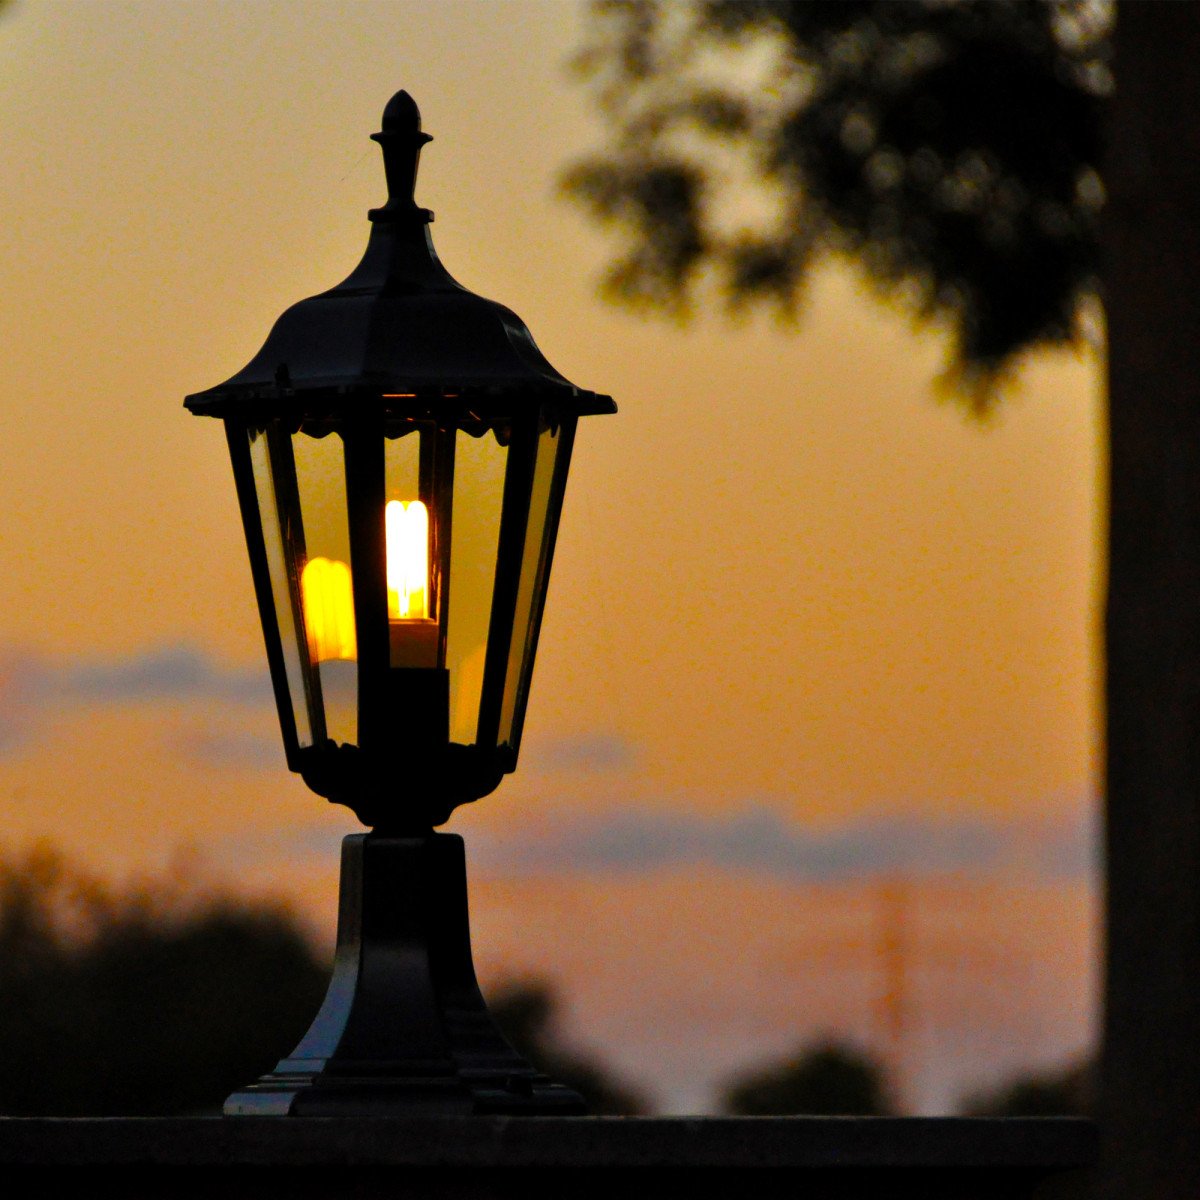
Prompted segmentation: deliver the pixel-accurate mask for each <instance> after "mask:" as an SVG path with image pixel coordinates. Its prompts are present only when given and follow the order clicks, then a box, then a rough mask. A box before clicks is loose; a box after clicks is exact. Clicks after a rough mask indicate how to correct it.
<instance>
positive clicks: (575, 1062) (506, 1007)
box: [488, 979, 646, 1116]
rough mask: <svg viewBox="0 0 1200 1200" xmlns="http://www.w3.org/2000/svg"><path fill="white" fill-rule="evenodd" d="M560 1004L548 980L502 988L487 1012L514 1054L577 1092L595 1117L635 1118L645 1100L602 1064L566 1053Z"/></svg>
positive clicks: (641, 1110) (496, 993)
mask: <svg viewBox="0 0 1200 1200" xmlns="http://www.w3.org/2000/svg"><path fill="white" fill-rule="evenodd" d="M557 1007H558V999H557V997H556V995H555V993H554V989H553V988H552V987H551V985H550V984H548V983H547V982H546V981H545V980H540V979H538V980H525V981H513V982H509V983H502V984H501V985H500V986H499V988H497V989H496V992H495V994H494V996H493V997H492V999H490V1000H489V1001H488V1010H489V1011H490V1012H491V1014H492V1017H493V1018H494V1019H495V1021H496V1024H497V1025H499V1026H500V1030H501V1032H502V1033H503V1034H504V1036H505V1037H506V1038H507V1039H508V1041H509V1042H510V1044H511V1045H512V1047H513V1049H514V1050H516V1051H517V1053H518V1054H521V1055H523V1056H524V1057H525V1058H526V1059H527V1060H528V1061H529V1062H531V1063H532V1064H533V1065H534V1066H535V1067H537V1068H538V1070H539V1071H543V1072H544V1073H545V1074H547V1075H549V1076H550V1078H551V1079H553V1080H555V1081H556V1082H557V1083H564V1084H566V1085H567V1087H570V1088H574V1089H575V1091H577V1092H578V1093H579V1094H580V1095H581V1096H582V1097H583V1098H584V1100H586V1101H587V1105H588V1109H589V1111H590V1112H592V1113H595V1114H614V1115H626V1116H631V1115H634V1114H636V1113H642V1112H645V1111H646V1102H645V1100H644V1099H643V1098H642V1097H641V1096H639V1095H638V1094H637V1092H636V1091H634V1090H633V1089H631V1088H630V1087H628V1085H626V1084H624V1083H622V1082H620V1081H618V1080H616V1079H614V1078H613V1077H612V1076H611V1075H609V1074H608V1072H607V1071H606V1070H605V1069H604V1068H603V1067H601V1066H600V1065H599V1064H598V1063H596V1062H594V1061H591V1060H589V1059H586V1058H581V1057H579V1055H577V1054H576V1053H574V1052H573V1051H571V1050H569V1049H567V1048H566V1047H564V1046H563V1045H562V1044H561V1043H560V1042H559V1041H558V1037H557V1034H556V1031H555V1014H556V1010H557Z"/></svg>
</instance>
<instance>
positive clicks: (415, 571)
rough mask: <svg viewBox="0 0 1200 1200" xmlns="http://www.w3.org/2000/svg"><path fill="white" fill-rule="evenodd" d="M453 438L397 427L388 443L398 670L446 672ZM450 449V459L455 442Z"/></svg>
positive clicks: (388, 561) (389, 576)
mask: <svg viewBox="0 0 1200 1200" xmlns="http://www.w3.org/2000/svg"><path fill="white" fill-rule="evenodd" d="M453 438H454V434H453V432H443V431H439V430H438V429H437V427H436V426H435V425H434V423H433V422H432V421H409V420H393V421H389V422H388V423H387V426H386V439H385V441H384V543H385V548H384V561H385V570H384V574H385V582H386V587H387V609H388V626H389V635H390V646H391V658H390V662H391V666H393V667H423V668H428V667H438V666H441V665H442V658H443V652H442V643H443V635H442V629H441V626H442V625H444V624H445V613H444V605H443V603H442V596H441V592H442V582H443V576H444V574H445V570H444V564H443V561H442V560H443V557H444V550H445V545H444V541H445V539H444V538H443V537H442V535H441V529H442V527H443V526H444V525H445V524H446V523H447V522H449V521H450V509H449V497H448V496H447V495H446V490H447V488H446V483H447V479H446V477H447V476H448V474H449V473H451V472H452V471H453V459H452V457H450V456H451V455H452V453H453V449H452V443H453ZM448 442H449V443H450V446H449V454H448V453H447V449H448V448H447V443H448Z"/></svg>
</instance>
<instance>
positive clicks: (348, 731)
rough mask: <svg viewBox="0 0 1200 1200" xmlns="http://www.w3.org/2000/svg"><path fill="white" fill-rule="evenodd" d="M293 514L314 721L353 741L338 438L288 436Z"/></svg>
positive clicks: (315, 433) (322, 433)
mask: <svg viewBox="0 0 1200 1200" xmlns="http://www.w3.org/2000/svg"><path fill="white" fill-rule="evenodd" d="M291 445H292V453H293V456H294V459H295V473H296V475H295V477H296V494H297V500H298V502H299V519H300V521H301V522H302V525H301V526H300V528H299V530H298V532H297V534H296V535H294V540H293V552H294V553H295V557H296V563H297V568H296V569H297V571H298V573H299V578H300V598H301V610H302V612H303V614H304V627H305V635H306V649H307V655H308V661H309V663H310V664H311V665H312V667H313V674H314V675H315V677H316V681H317V685H318V686H317V687H315V688H313V689H311V690H310V695H311V696H312V697H313V703H314V707H316V706H319V707H320V709H321V712H320V713H317V712H314V713H312V714H311V716H312V721H313V725H314V726H319V724H320V723H321V722H323V724H324V732H325V736H326V737H328V738H331V739H332V740H333V741H335V742H341V743H344V744H350V745H352V744H354V743H355V742H357V740H358V662H357V659H358V644H357V635H356V630H355V624H354V600H353V587H352V583H351V575H350V522H349V518H348V514H347V508H346V456H345V450H344V446H343V443H342V438H341V436H340V435H339V434H338V433H336V432H333V431H328V432H327V431H326V429H325V428H322V427H320V426H317V427H315V428H313V429H312V430H311V431H310V430H309V428H308V427H307V426H306V427H305V429H304V430H302V431H301V432H299V433H297V434H294V435H293V437H292V439H291Z"/></svg>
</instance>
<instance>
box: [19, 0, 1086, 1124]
mask: <svg viewBox="0 0 1200 1200" xmlns="http://www.w3.org/2000/svg"><path fill="white" fill-rule="evenodd" d="M582 15H583V8H582V6H581V5H580V4H577V3H574V2H571V0H558V2H555V0H439V2H438V3H436V4H435V3H413V2H389V3H371V2H368V0H358V2H356V3H306V2H301V0H287V2H276V3H268V2H266V0H238V2H236V3H232V2H230V3H226V2H221V0H205V2H203V3H201V2H199V0H174V2H171V3H168V2H167V0H141V2H134V3H126V2H121V0H110V2H109V3H105V4H97V3H86V2H83V0H76V2H73V3H68V2H64V0H16V3H14V4H12V5H11V6H10V7H8V8H7V9H6V10H5V11H4V15H3V16H0V164H2V167H3V172H4V178H5V180H6V186H5V187H4V188H3V189H0V230H2V231H3V233H2V234H0V279H2V281H3V287H2V289H0V339H2V341H0V346H2V349H3V354H2V359H0V361H2V362H3V367H4V380H3V400H2V402H0V431H2V438H3V440H2V443H0V444H2V446H3V469H0V513H2V514H3V519H2V521H0V554H2V556H3V563H2V568H3V574H4V580H5V587H4V590H3V633H2V635H0V819H2V822H3V826H2V827H3V834H2V835H0V850H3V851H4V852H6V853H14V852H19V851H20V850H21V849H22V848H24V847H26V846H28V845H29V844H30V843H32V842H34V841H35V840H37V839H39V838H49V839H51V840H53V841H54V842H55V843H56V844H57V845H59V846H61V847H62V848H63V849H64V850H65V851H67V852H68V853H70V854H71V855H72V856H74V857H76V858H77V859H79V860H81V861H83V862H84V863H86V864H87V865H89V866H90V867H92V868H94V869H96V870H98V871H100V872H102V873H104V874H106V875H111V876H114V877H118V878H119V877H121V876H123V875H124V874H126V873H128V872H130V871H136V870H141V869H155V868H157V867H159V866H161V865H162V864H164V863H165V862H167V861H168V860H169V859H170V858H171V856H172V855H175V854H178V852H179V851H180V850H181V849H182V850H187V851H189V852H194V853H195V854H196V855H197V856H198V857H199V860H200V862H201V863H202V868H201V869H202V870H204V871H206V872H210V873H212V874H213V875H215V876H217V877H220V878H224V879H228V880H231V881H234V882H236V883H237V884H238V885H239V886H242V887H245V888H246V889H247V890H254V891H274V892H283V893H285V894H286V895H288V896H290V897H292V898H293V899H294V900H295V901H296V903H297V904H298V905H300V906H301V909H302V911H303V913H304V915H305V917H306V919H307V920H309V921H310V922H311V923H312V925H313V926H314V928H316V929H317V930H318V931H319V932H320V933H321V935H322V936H325V937H328V936H329V935H330V930H331V926H332V920H333V902H334V895H335V889H336V861H337V855H336V847H337V840H338V838H339V837H340V836H341V835H342V834H343V833H347V832H353V830H354V827H355V823H354V820H353V817H352V816H351V815H350V814H349V813H348V812H346V811H344V810H337V809H333V808H331V807H330V806H328V805H327V804H326V803H325V802H324V801H322V800H320V799H319V798H317V797H315V796H313V795H311V794H309V793H308V792H307V791H306V789H305V788H304V786H303V784H302V783H301V782H300V780H299V779H298V777H294V776H290V775H288V773H287V771H286V768H285V766H284V762H283V752H282V746H281V743H280V741H279V736H278V730H277V724H276V718H275V714H274V709H273V707H272V705H271V702H270V694H269V686H268V685H267V681H266V664H265V658H264V655H263V651H262V645H261V633H260V630H259V627H258V623H257V617H256V611H255V606H254V603H253V597H252V592H251V585H250V574H249V570H248V567H247V563H246V554H245V548H244V543H243V540H242V533H241V526H240V521H239V518H238V515H237V512H236V507H235V501H234V493H233V485H232V480H231V477H230V470H229V464H228V459H227V453H226V449H225V443H224V438H223V436H222V433H221V430H220V427H219V426H218V425H217V424H216V423H215V422H210V421H201V420H197V419H195V418H192V417H189V416H188V415H186V414H185V412H184V410H183V408H182V399H183V396H184V395H185V394H186V393H188V392H193V391H197V390H199V389H202V388H205V387H209V386H211V385H213V384H215V383H217V382H219V381H220V380H222V379H224V378H226V377H227V376H229V375H230V374H232V373H233V372H234V371H235V370H236V369H238V368H239V367H241V366H242V365H243V364H244V363H245V362H246V361H247V360H248V359H249V358H250V357H251V356H252V354H253V353H254V352H255V351H256V350H257V349H258V347H259V346H260V344H261V343H262V340H263V339H264V338H265V336H266V333H267V331H268V329H269V328H270V325H271V322H272V321H273V320H274V318H275V317H276V316H277V315H278V314H279V313H280V312H281V311H282V310H283V309H284V308H285V307H286V306H287V305H288V304H290V303H291V302H293V301H295V300H297V299H300V298H301V297H303V296H306V295H310V294H312V293H313V292H316V291H320V290H322V289H324V288H326V287H329V286H331V285H332V284H334V283H336V282H337V281H338V280H340V279H341V278H342V277H343V276H345V275H346V274H347V273H348V272H349V270H350V269H351V268H352V267H353V266H354V264H355V263H356V262H357V260H358V258H359V256H360V254H361V252H362V249H363V247H364V245H365V242H366V236H367V231H368V223H367V220H366V211H367V209H368V208H370V207H371V206H372V205H374V204H377V203H379V202H380V201H381V200H382V198H383V195H384V189H383V180H382V170H381V167H380V163H379V155H378V150H377V148H376V147H375V146H374V145H373V144H372V143H371V142H370V141H369V140H368V135H369V134H370V133H372V132H374V131H375V130H376V129H378V127H379V116H380V112H381V111H382V108H383V105H384V104H385V102H386V101H387V99H388V97H389V96H390V95H391V94H392V93H393V92H394V91H395V90H396V89H397V88H398V87H405V88H407V89H408V90H409V91H410V92H411V93H412V94H413V95H414V97H415V98H416V99H417V101H418V103H419V104H420V106H421V109H422V112H423V115H424V123H425V127H426V129H427V130H429V131H430V132H431V133H432V134H433V135H434V138H435V141H434V142H433V143H432V145H431V146H429V147H428V149H427V150H426V151H425V152H424V154H423V157H422V166H421V176H420V179H419V182H418V190H417V198H418V201H419V202H420V203H422V204H424V205H427V206H428V207H430V208H433V209H434V210H435V211H436V214H437V221H436V224H435V225H434V228H433V233H434V239H435V242H436V244H437V247H438V251H439V253H440V255H441V257H442V258H443V260H444V261H445V263H446V265H447V267H448V268H449V270H450V271H451V272H452V273H453V274H454V275H455V276H456V278H458V279H459V280H460V281H461V282H462V283H463V284H465V285H466V286H468V287H470V288H471V289H473V290H475V291H478V292H481V293H482V294H484V295H486V296H490V297H492V298H495V299H497V300H501V301H503V302H504V303H506V304H508V305H509V306H511V307H512V308H513V309H515V310H516V311H517V312H518V313H519V314H520V315H521V316H522V317H523V318H524V319H525V320H526V322H527V323H528V324H529V326H530V328H531V329H532V331H533V333H534V335H535V336H536V338H537V339H538V342H539V344H540V346H541V347H542V349H543V350H544V351H545V353H546V354H547V356H548V357H549V358H550V360H551V361H552V362H553V363H554V364H555V366H556V367H557V368H558V369H559V370H560V371H562V372H563V373H564V374H565V375H566V376H567V377H568V378H570V379H571V380H573V381H574V382H576V383H578V384H580V385H581V386H584V387H588V388H593V389H596V390H599V391H605V392H610V393H611V394H612V395H613V396H614V397H615V398H616V400H617V402H618V404H619V405H620V409H621V411H620V414H619V415H618V416H616V417H604V418H592V419H588V420H585V421H584V422H583V423H582V425H581V428H580V433H579V438H578V441H577V450H576V458H575V464H574V466H573V469H572V475H571V480H570V484H569V486H568V489H567V497H566V506H565V510H564V515H563V522H562V528H561V533H560V538H559V549H558V552H557V555H556V558H555V567H554V578H553V580H552V583H551V588H550V596H549V602H548V607H547V613H546V618H545V625H544V630H543V636H542V642H541V649H540V651H539V658H538V666H537V670H536V672H535V676H534V686H533V692H532V698H531V701H530V706H529V713H528V718H527V723H526V735H525V743H524V747H523V751H522V762H521V765H520V767H519V769H518V771H517V773H516V775H515V776H512V777H510V778H509V779H507V780H506V781H505V783H504V784H503V785H502V787H501V789H500V790H499V792H497V793H496V794H495V795H494V796H492V797H490V798H488V799H486V800H484V801H483V802H482V803H480V804H478V805H476V806H474V808H472V809H470V810H468V811H460V813H459V814H457V815H456V816H455V818H454V819H453V821H452V822H451V825H450V827H449V828H450V829H452V830H454V831H456V832H460V833H462V834H463V835H464V836H465V837H466V839H467V850H468V861H469V863H470V865H471V870H472V873H473V874H472V878H473V916H474V925H475V941H476V952H477V956H478V960H479V965H480V970H481V975H482V977H483V979H484V982H485V984H486V983H487V982H489V981H491V982H495V981H496V980H498V979H501V978H504V977H510V976H513V975H521V974H534V973H536V974H542V975H545V976H548V977H551V978H553V979H554V980H556V981H557V983H558V985H559V987H560V990H561V993H562V996H563V1001H564V1006H565V1011H564V1020H565V1032H566V1033H567V1034H568V1035H569V1036H570V1038H571V1039H572V1040H573V1041H574V1042H576V1043H577V1044H578V1045H580V1046H583V1047H586V1048H588V1049H591V1050H594V1051H596V1052H597V1053H600V1054H603V1055H604V1056H605V1058H606V1059H607V1060H609V1061H610V1062H612V1063H613V1064H614V1066H616V1067H617V1068H618V1069H619V1070H620V1071H621V1072H622V1073H623V1074H624V1075H625V1076H626V1077H627V1078H628V1079H629V1080H630V1081H631V1082H632V1083H634V1084H635V1085H637V1086H639V1087H641V1088H643V1089H644V1090H645V1091H646V1092H647V1093H648V1094H650V1095H652V1096H653V1097H654V1098H655V1099H656V1101H657V1102H658V1103H659V1105H660V1106H662V1107H663V1108H665V1109H668V1110H672V1111H690V1110H702V1109H704V1108H706V1107H707V1106H711V1104H712V1103H713V1096H714V1091H713V1089H714V1086H715V1084H716V1082H717V1081H719V1080H720V1079H721V1078H723V1077H724V1076H725V1075H727V1074H728V1073H729V1072H730V1071H731V1070H733V1069H735V1068H737V1067H739V1066H742V1065H745V1064H747V1063H749V1062H754V1061H759V1060H763V1059H767V1058H770V1057H772V1056H775V1055H778V1054H780V1053H782V1052H783V1051H785V1050H787V1049H790V1048H791V1047H792V1045H793V1044H795V1043H796V1042H797V1041H799V1040H802V1039H804V1038H806V1037H809V1036H812V1035H814V1034H815V1033H817V1032H820V1031H823V1030H825V1031H831V1032H834V1033H837V1034H840V1035H844V1036H847V1037H851V1038H855V1039H857V1040H859V1041H861V1042H863V1043H864V1044H873V1045H877V1046H878V1045H880V1043H879V1022H878V1020H877V1018H876V1017H875V1016H874V1015H873V1014H874V1011H875V1010H874V1009H873V998H877V997H878V994H879V992H880V989H881V987H882V982H881V979H880V975H879V969H878V968H879V961H878V959H879V956H878V953H877V952H876V949H877V945H878V922H879V920H880V919H881V918H880V914H881V911H882V909H881V907H880V903H879V902H878V897H879V896H880V895H881V894H882V893H881V892H880V885H882V884H884V883H886V882H887V881H889V880H892V881H894V880H896V879H897V878H902V879H903V880H906V881H907V885H906V894H907V896H908V900H907V902H906V906H905V908H904V914H903V920H904V933H905V936H906V938H907V939H908V942H909V951H908V957H907V959H906V964H907V975H906V988H907V998H908V1003H909V1012H910V1016H909V1020H908V1028H907V1032H906V1035H905V1039H904V1042H903V1045H902V1046H901V1047H900V1058H901V1063H900V1066H901V1067H902V1069H903V1080H902V1083H903V1089H904V1093H905V1096H906V1099H907V1100H908V1103H909V1104H910V1105H911V1106H912V1107H913V1108H915V1109H917V1110H919V1111H927V1112H934V1111H946V1110H948V1109H949V1108H950V1107H952V1106H953V1104H954V1102H955V1100H956V1098H957V1097H958V1096H959V1095H960V1094H961V1093H962V1092H963V1091H964V1090H967V1089H969V1088H970V1087H973V1086H975V1085H978V1084H982V1083H986V1082H987V1081H989V1080H994V1079H996V1078H998V1077H999V1076H1000V1075H1002V1074H1003V1073H1004V1071H1006V1070H1008V1069H1010V1068H1012V1067H1015V1066H1018V1065H1021V1064H1035V1063H1037V1064H1054V1063H1057V1062H1061V1061H1065V1060H1066V1059H1067V1058H1069V1057H1070V1056H1071V1055H1072V1054H1075V1053H1077V1052H1079V1051H1080V1050H1081V1049H1082V1048H1084V1047H1085V1046H1086V1045H1087V1044H1088V1043H1089V1039H1090V1038H1091V1037H1092V1036H1093V1035H1094V1029H1095V1019H1096V1018H1095V1003H1096V1000H1095V993H1096V989H1095V985H1094V975H1095V970H1096V948H1095V940H1096V934H1095V925H1096V880H1095V870H1096V868H1095V865H1094V860H1095V857H1096V854H1095V848H1094V844H1093V843H1094V832H1093V827H1094V823H1095V820H1094V819H1095V805H1096V801H1095V796H1096V791H1097V764H1096V743H1097V713H1098V700H1097V674H1098V668H1097V648H1098V638H1097V631H1098V612H1099V596H1100V574H1101V562H1100V554H1099V545H1100V540H1099V529H1100V527H1101V524H1102V516H1103V514H1102V511H1101V495H1100V474H1101V468H1102V462H1101V449H1100V447H1101V442H1100V420H1101V400H1102V398H1101V388H1100V377H1101V365H1100V363H1099V361H1098V358H1097V356H1096V355H1094V354H1091V355H1089V354H1083V353H1081V354H1079V355H1071V354H1059V355H1055V356H1043V357H1039V358H1036V359H1034V360H1032V361H1030V362H1028V363H1027V364H1026V365H1025V367H1024V369H1023V370H1022V371H1021V372H1020V375H1019V378H1018V379H1017V380H1016V381H1015V383H1014V385H1013V386H1012V387H1011V388H1010V389H1009V395H1008V401H1007V403H1006V404H1005V406H1004V407H1003V410H1002V411H1001V412H1000V413H999V415H998V416H997V417H996V418H995V419H993V420H992V421H990V422H988V423H986V424H985V425H980V424H979V423H977V422H972V421H971V420H969V419H967V418H966V417H964V415H963V413H962V411H961V410H960V409H959V408H958V407H955V406H954V405H952V404H949V403H946V402H945V401H944V400H942V399H939V398H938V393H937V388H936V386H935V380H936V378H937V376H938V373H939V371H940V369H941V366H942V364H943V360H944V353H945V345H944V343H943V342H942V340H941V339H940V337H939V336H938V335H937V334H936V332H930V331H927V330H926V331H918V330H915V329H914V328H913V326H912V325H911V323H910V322H909V321H908V319H907V318H906V317H904V316H903V315H900V314H897V313H895V312H893V311H890V310H888V309H885V308H883V307H880V306H879V305H878V304H877V303H875V302H874V301H872V300H871V299H869V298H868V296H867V295H866V293H865V291H864V290H863V288H862V286H861V284H860V281H859V280H858V279H857V277H856V275H855V274H854V272H853V271H852V269H850V268H849V267H846V266H844V265H838V264H831V265H830V266H829V267H828V268H827V269H826V270H825V271H824V272H823V273H822V274H820V275H819V276H818V277H817V278H815V279H814V281H813V286H812V289H811V294H810V296H809V299H808V303H807V308H806V310H805V312H804V314H803V319H802V321H801V323H800V324H799V326H798V327H794V328H781V327H778V326H776V325H775V324H773V323H772V322H770V321H768V320H766V319H758V320H750V321H746V322H743V323H741V324H738V325H731V324H729V323H728V322H726V321H725V320H724V319H722V318H720V317H719V315H717V314H716V312H715V311H710V312H708V313H705V314H703V315H702V316H701V317H700V318H699V319H698V320H696V321H695V322H694V323H693V324H692V325H690V326H688V327H686V328H680V327H678V326H676V325H674V324H670V323H667V322H658V321H652V320H646V319H643V318H640V317H637V316H634V315H631V314H628V313H625V312H621V311H618V310H614V309H612V308H610V307H608V306H607V305H605V304H604V303H602V302H601V301H600V300H599V299H598V298H597V295H596V279H597V276H598V273H599V270H600V268H601V266H602V265H603V263H604V261H605V255H606V249H607V243H606V242H605V240H604V237H603V235H602V233H600V232H598V231H597V230H595V229H594V228H592V227H591V226H589V225H588V224H586V223H585V221H584V218H583V217H582V215H581V214H580V213H579V212H577V211H575V210H574V209H572V208H571V207H570V206H569V205H567V204H565V203H564V202H563V201H561V200H560V199H558V198H557V197H556V192H555V180H556V177H557V176H558V174H559V173H560V172H561V171H562V169H563V168H564V167H565V166H566V165H567V164H568V163H569V162H570V161H571V160H572V158H573V157H574V156H577V155H579V154H581V153H583V152H584V151H586V150H587V149H588V148H589V147H591V146H593V145H595V144H596V143H597V142H598V141H599V139H600V136H601V129H600V127H599V125H598V124H597V119H596V118H595V116H594V115H593V114H592V113H591V112H590V111H589V108H588V101H587V97H586V95H585V93H584V92H583V90H582V89H581V88H580V87H579V86H578V84H577V83H576V82H574V81H573V80H572V77H571V75H570V73H569V70H568V61H569V59H570V56H571V54H572V52H573V51H574V50H575V49H577V48H578V45H579V41H580V34H581V30H582Z"/></svg>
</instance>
